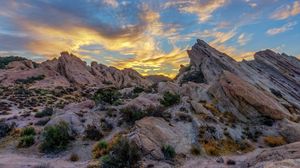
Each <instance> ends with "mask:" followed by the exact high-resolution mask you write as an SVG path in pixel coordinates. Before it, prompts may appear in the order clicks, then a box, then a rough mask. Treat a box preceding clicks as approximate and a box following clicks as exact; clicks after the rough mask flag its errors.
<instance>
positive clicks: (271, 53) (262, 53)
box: [254, 49, 278, 58]
mask: <svg viewBox="0 0 300 168" xmlns="http://www.w3.org/2000/svg"><path fill="white" fill-rule="evenodd" d="M277 54H278V53H276V52H274V51H273V50H270V49H266V50H263V51H258V52H256V53H255V54H254V58H256V57H259V56H263V57H265V56H274V55H277Z"/></svg>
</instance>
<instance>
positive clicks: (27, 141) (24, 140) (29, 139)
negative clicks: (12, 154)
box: [18, 135, 35, 148]
mask: <svg viewBox="0 0 300 168" xmlns="http://www.w3.org/2000/svg"><path fill="white" fill-rule="evenodd" d="M34 142H35V140H34V136H33V135H25V136H22V137H20V141H19V144H18V147H19V148H27V147H30V146H32V145H33V144H34Z"/></svg>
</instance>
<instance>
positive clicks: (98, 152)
mask: <svg viewBox="0 0 300 168" xmlns="http://www.w3.org/2000/svg"><path fill="white" fill-rule="evenodd" d="M110 150H111V146H108V143H107V142H106V141H103V140H102V141H99V142H97V144H96V145H95V146H94V148H93V151H92V154H93V158H99V157H101V156H104V155H106V154H108V152H109V151H110Z"/></svg>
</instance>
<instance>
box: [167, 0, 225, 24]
mask: <svg viewBox="0 0 300 168" xmlns="http://www.w3.org/2000/svg"><path fill="white" fill-rule="evenodd" d="M227 2H228V0H209V1H207V0H199V1H197V0H170V1H168V2H167V3H166V4H165V8H168V7H174V6H175V7H176V8H178V10H179V11H180V12H182V13H191V14H196V15H197V16H198V20H199V22H206V21H208V20H209V19H211V17H212V14H213V13H214V12H215V11H216V10H217V9H219V8H221V7H223V6H224V5H226V3H227Z"/></svg>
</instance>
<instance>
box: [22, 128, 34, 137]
mask: <svg viewBox="0 0 300 168" xmlns="http://www.w3.org/2000/svg"><path fill="white" fill-rule="evenodd" d="M29 135H35V129H34V128H33V127H27V128H24V129H23V130H22V131H21V134H20V136H29Z"/></svg>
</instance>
